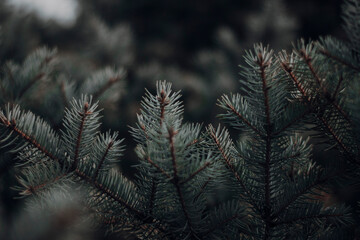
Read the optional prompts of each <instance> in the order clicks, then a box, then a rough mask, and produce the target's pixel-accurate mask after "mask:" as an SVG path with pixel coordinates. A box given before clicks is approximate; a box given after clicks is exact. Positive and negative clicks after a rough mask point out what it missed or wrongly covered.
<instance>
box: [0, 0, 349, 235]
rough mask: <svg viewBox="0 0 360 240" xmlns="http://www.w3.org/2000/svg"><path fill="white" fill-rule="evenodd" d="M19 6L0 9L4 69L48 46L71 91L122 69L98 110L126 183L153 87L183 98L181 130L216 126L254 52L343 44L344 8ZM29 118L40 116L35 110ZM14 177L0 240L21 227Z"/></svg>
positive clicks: (76, 1) (4, 191)
mask: <svg viewBox="0 0 360 240" xmlns="http://www.w3.org/2000/svg"><path fill="white" fill-rule="evenodd" d="M21 2H31V1H25V0H24V1H20V0H3V1H0V65H1V66H2V65H3V64H4V63H5V62H6V61H8V60H12V61H14V62H16V63H21V62H22V61H23V60H24V59H25V57H26V56H27V55H28V54H30V53H31V52H33V51H34V50H35V49H37V48H39V47H42V46H47V47H49V48H57V49H58V54H57V56H58V58H59V66H57V67H58V69H59V72H60V71H61V72H62V73H63V76H62V77H63V78H67V79H71V80H72V81H77V82H84V81H85V80H86V79H87V78H89V77H90V76H91V75H92V74H93V73H94V72H96V71H97V70H98V69H102V68H105V67H106V66H111V67H115V68H122V67H123V68H125V69H126V71H127V77H126V80H125V84H124V85H123V86H122V88H123V90H122V91H121V98H120V101H118V102H117V106H110V107H109V106H106V107H105V112H104V115H105V117H104V119H103V122H104V124H103V129H109V128H111V129H113V130H116V131H119V132H120V135H121V136H122V137H123V138H125V139H126V145H127V149H126V152H125V159H126V161H124V164H123V165H124V166H122V168H123V169H124V174H125V175H128V176H132V175H133V170H132V168H131V167H129V166H131V165H133V164H134V163H136V160H135V159H136V158H135V154H134V147H135V142H134V141H133V140H132V139H131V137H130V134H129V132H128V130H129V128H128V126H129V125H132V126H133V125H134V123H135V119H136V112H138V111H139V106H140V105H139V104H140V101H141V98H142V95H143V94H144V88H147V89H149V90H151V91H153V90H154V87H155V81H156V80H168V81H170V82H172V83H173V84H174V89H177V90H180V89H181V90H182V94H183V98H182V99H183V101H184V104H185V120H187V121H195V122H203V123H204V124H207V123H214V124H216V123H217V119H216V118H215V117H216V115H217V113H218V110H219V108H218V107H216V101H217V99H218V98H219V96H220V95H221V94H223V93H229V92H236V91H237V89H238V88H237V87H238V79H239V77H238V72H239V71H240V69H239V68H238V65H239V64H240V65H241V64H242V63H243V59H242V55H243V53H244V50H246V49H248V48H251V47H252V45H253V44H254V43H256V42H263V43H264V44H269V45H270V46H271V47H272V48H274V49H275V50H281V49H289V48H290V47H291V42H292V41H295V40H297V39H298V38H300V37H303V38H305V39H310V38H311V39H317V38H318V36H320V35H333V36H336V37H338V38H343V35H344V34H343V30H342V28H341V3H342V0H302V1H296V0H252V1H247V0H197V1H194V0H182V1H174V0H172V1H169V0H151V1H149V0H132V1H126V0H101V1H100V0H73V1H71V0H69V1H65V2H69V4H70V5H69V6H70V7H69V9H62V10H63V11H61V6H60V5H59V6H58V9H56V3H55V2H56V1H49V2H53V3H48V2H47V1H45V0H36V1H33V2H36V3H38V5H39V6H37V5H36V4H34V6H33V7H29V4H28V5H26V4H25V5H24V4H21ZM45 2H47V3H46V4H45ZM39 3H40V4H39ZM41 3H43V5H44V6H50V5H49V4H53V5H54V4H55V10H53V11H54V12H52V13H51V12H47V14H46V9H45V10H41V9H39V7H41V6H42V4H41ZM52 7H54V6H52ZM61 12H62V14H61ZM44 104H46V103H44ZM31 110H32V111H35V112H38V113H41V111H40V110H39V109H36V106H35V107H34V106H33V108H32V109H31ZM43 117H46V116H43ZM53 125H54V126H55V127H58V126H59V124H58V123H54V124H53ZM315 156H316V153H315ZM8 170H9V171H10V172H6V171H8ZM11 171H12V170H11V169H5V170H3V171H1V172H0V174H1V175H0V178H2V179H3V182H4V183H6V184H1V185H0V191H1V198H2V199H1V203H0V216H3V217H1V218H0V226H5V227H4V228H3V227H1V228H2V229H0V232H2V233H0V238H1V236H6V235H7V234H8V233H7V231H15V232H16V230H6V229H10V227H8V228H7V227H6V226H10V222H11V221H10V220H9V219H10V218H16V217H14V216H15V215H16V214H20V217H19V216H17V218H20V219H23V218H24V216H21V215H23V214H22V213H18V212H17V211H16V209H17V207H18V206H19V204H21V203H22V202H21V201H18V200H14V196H15V192H14V191H12V190H11V189H10V188H9V186H13V182H14V179H13V177H12V175H13V173H12V172H11ZM25 219H26V216H25ZM1 221H2V222H1ZM21 221H22V220H21ZM30 221H31V220H30ZM3 230H5V231H3ZM94 236H97V235H96V234H95V235H94ZM98 237H99V236H97V237H94V239H98ZM111 237H112V236H111V235H109V236H108V238H111ZM114 238H115V237H114ZM29 239H30V238H29ZM59 239H83V238H77V237H73V236H72V238H66V237H65V238H61V237H60V238H59ZM86 239H91V238H90V237H88V236H87V238H86Z"/></svg>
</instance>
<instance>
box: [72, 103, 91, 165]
mask: <svg viewBox="0 0 360 240" xmlns="http://www.w3.org/2000/svg"><path fill="white" fill-rule="evenodd" d="M88 110H89V103H88V102H85V104H84V112H83V113H81V116H82V118H81V122H80V127H79V133H78V136H77V140H76V147H75V157H74V161H73V164H72V166H71V168H72V169H73V170H75V169H76V168H77V165H78V163H79V148H80V143H81V138H82V132H83V129H84V123H85V118H86V116H87V115H89V114H91V112H88Z"/></svg>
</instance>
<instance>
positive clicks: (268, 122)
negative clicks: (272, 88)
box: [258, 53, 272, 239]
mask: <svg viewBox="0 0 360 240" xmlns="http://www.w3.org/2000/svg"><path fill="white" fill-rule="evenodd" d="M258 64H259V67H260V75H261V80H262V90H263V93H264V105H265V114H266V149H265V165H264V168H265V215H264V220H265V223H266V226H265V236H264V239H268V238H269V237H270V228H271V225H272V219H271V199H270V160H271V159H270V158H271V157H270V154H271V136H272V124H271V118H270V105H269V95H268V94H269V93H268V90H269V88H268V86H267V82H266V76H265V68H266V67H267V66H268V65H267V64H265V62H264V59H263V56H262V54H261V53H258Z"/></svg>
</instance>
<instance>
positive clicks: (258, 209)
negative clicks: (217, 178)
mask: <svg viewBox="0 0 360 240" xmlns="http://www.w3.org/2000/svg"><path fill="white" fill-rule="evenodd" d="M208 131H209V132H210V136H211V138H212V140H213V141H214V142H215V144H216V147H217V149H218V150H219V151H220V153H221V156H222V158H223V160H224V162H225V164H226V167H227V168H228V169H229V170H230V171H231V172H232V173H233V174H234V176H235V178H236V180H237V181H238V182H239V183H240V185H241V187H242V189H243V190H244V191H245V193H246V194H247V197H249V199H250V204H251V205H252V206H253V207H254V208H255V209H256V210H257V211H258V212H259V213H261V211H260V208H259V206H258V205H257V204H256V201H255V199H253V197H252V194H251V192H250V190H249V189H248V188H247V187H246V185H245V183H244V182H243V180H242V179H241V177H240V176H239V174H238V173H237V171H236V170H235V167H234V166H233V165H232V164H231V160H230V159H229V158H228V157H227V156H226V154H225V151H224V149H223V147H222V146H221V143H220V140H219V139H218V138H217V136H216V134H215V132H214V128H213V127H212V126H211V125H210V126H209V128H208ZM207 183H208V182H206V183H205V184H206V185H207ZM206 185H205V186H206Z"/></svg>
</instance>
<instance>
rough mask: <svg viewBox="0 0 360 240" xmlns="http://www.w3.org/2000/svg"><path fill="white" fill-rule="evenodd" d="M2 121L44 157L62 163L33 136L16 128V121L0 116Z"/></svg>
mask: <svg viewBox="0 0 360 240" xmlns="http://www.w3.org/2000/svg"><path fill="white" fill-rule="evenodd" d="M0 121H1V122H2V123H3V125H4V126H6V127H7V128H9V129H11V130H12V131H13V132H14V133H16V135H17V136H19V137H21V138H22V139H23V140H24V141H26V142H28V143H30V144H31V145H32V146H33V147H35V148H36V149H38V150H39V151H40V152H42V153H43V154H44V155H46V156H47V157H49V158H50V159H52V160H54V161H56V162H59V163H62V160H61V159H58V158H56V157H55V156H54V155H53V154H52V153H50V152H49V151H48V150H47V149H45V148H44V147H43V146H41V145H40V144H39V143H38V142H37V141H36V139H35V138H34V137H33V136H31V135H28V134H26V133H25V132H23V131H21V130H20V129H18V128H17V127H16V122H15V119H13V120H11V122H10V121H9V120H8V119H6V118H5V116H1V115H0Z"/></svg>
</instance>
